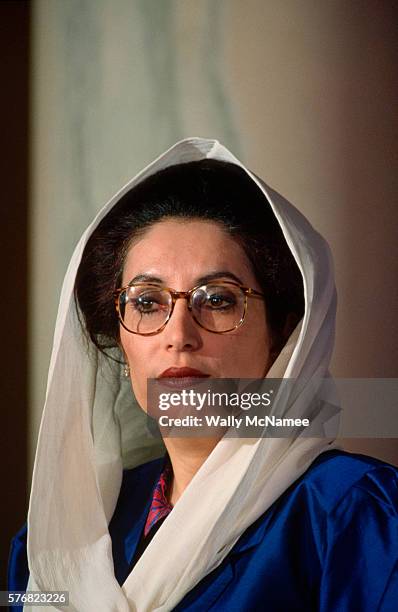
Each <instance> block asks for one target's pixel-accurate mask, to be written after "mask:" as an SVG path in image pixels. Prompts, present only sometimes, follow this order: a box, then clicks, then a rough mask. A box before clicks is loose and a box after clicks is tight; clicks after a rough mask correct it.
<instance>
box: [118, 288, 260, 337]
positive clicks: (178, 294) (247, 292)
mask: <svg viewBox="0 0 398 612" xmlns="http://www.w3.org/2000/svg"><path fill="white" fill-rule="evenodd" d="M220 284H223V285H232V286H234V287H237V288H238V289H240V290H241V291H242V292H243V294H244V296H245V300H244V306H243V314H242V316H241V318H240V320H239V322H238V323H237V324H236V325H235V327H232V328H231V329H226V330H225V331H215V330H214V329H207V327H205V326H204V325H202V324H201V323H200V322H199V321H198V319H197V318H196V317H195V314H194V313H193V311H192V295H193V294H194V293H195V291H197V290H198V289H200V288H201V287H208V286H209V285H210V286H217V285H220ZM131 287H152V288H155V289H158V290H159V291H167V292H168V293H169V294H170V296H171V301H172V302H171V308H170V312H169V314H168V315H167V318H166V320H165V322H164V323H163V324H162V325H161V327H159V329H157V330H156V331H153V332H147V333H142V332H138V331H132V330H131V329H128V327H126V325H125V324H124V322H123V319H122V315H121V313H120V294H121V293H122V292H123V291H126V290H127V289H130V288H131ZM113 297H114V302H115V308H116V312H117V316H118V319H119V322H120V324H121V325H122V327H124V329H125V330H126V331H128V332H129V333H130V334H135V335H138V336H156V335H157V334H160V332H162V331H163V330H164V328H165V327H166V325H167V323H168V322H169V321H170V319H171V317H172V314H173V312H174V307H175V304H176V301H177V300H178V299H185V300H187V301H188V304H187V306H188V310H189V312H190V314H191V317H192V319H193V320H194V321H195V323H196V324H197V325H199V327H201V328H202V329H205V330H206V331H208V332H210V333H211V334H229V333H231V332H233V331H235V330H236V329H238V327H240V326H241V325H242V324H243V322H244V320H245V317H246V313H247V298H248V297H253V298H260V299H264V298H265V295H264V294H263V293H261V292H260V291H257V290H256V289H253V288H252V287H246V286H245V285H240V284H239V283H235V282H234V281H219V282H216V281H210V282H208V283H201V284H200V285H196V286H195V287H192V289H189V290H188V291H176V290H175V289H171V288H170V287H163V286H159V285H157V284H155V283H150V282H148V283H146V282H142V283H133V284H129V285H126V286H125V287H120V288H119V289H116V290H115V291H114V292H113Z"/></svg>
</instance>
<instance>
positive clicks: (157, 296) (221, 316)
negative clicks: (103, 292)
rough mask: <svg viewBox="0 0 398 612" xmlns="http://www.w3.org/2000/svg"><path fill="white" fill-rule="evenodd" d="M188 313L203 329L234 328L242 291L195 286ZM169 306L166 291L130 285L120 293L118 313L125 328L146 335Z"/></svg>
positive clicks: (240, 311) (242, 300) (221, 286)
mask: <svg viewBox="0 0 398 612" xmlns="http://www.w3.org/2000/svg"><path fill="white" fill-rule="evenodd" d="M190 303H191V308H192V315H193V317H194V318H195V319H196V321H197V322H198V323H199V324H200V325H201V326H202V327H204V328H205V329H207V330H209V331H214V332H225V331H230V330H233V329H235V327H237V326H238V325H239V323H240V322H241V320H242V318H243V316H244V311H245V294H244V293H243V291H241V289H240V288H239V287H235V286H234V285H228V284H225V285H224V284H222V283H220V284H212V285H203V286H202V287H198V288H197V289H196V290H195V291H194V292H193V294H192V295H191V300H190ZM172 306H173V299H172V296H171V294H170V293H169V291H167V290H165V289H157V288H154V287H145V286H132V287H127V289H125V290H124V291H122V292H121V294H120V298H119V312H120V317H121V319H122V321H123V324H124V325H125V327H126V328H127V329H129V330H130V331H132V332H135V333H139V334H150V333H152V332H155V331H157V330H158V329H160V328H161V327H162V326H163V325H164V324H165V322H166V321H167V319H168V317H169V316H170V312H171V310H172Z"/></svg>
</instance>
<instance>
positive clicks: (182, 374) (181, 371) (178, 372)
mask: <svg viewBox="0 0 398 612" xmlns="http://www.w3.org/2000/svg"><path fill="white" fill-rule="evenodd" d="M209 376H210V374H205V372H202V371H201V370H196V369H195V368H168V369H167V370H165V371H164V372H162V373H161V375H160V376H159V378H208V377H209Z"/></svg>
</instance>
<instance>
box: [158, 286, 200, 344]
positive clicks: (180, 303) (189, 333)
mask: <svg viewBox="0 0 398 612" xmlns="http://www.w3.org/2000/svg"><path fill="white" fill-rule="evenodd" d="M162 336H163V338H162V339H163V341H164V343H165V347H166V348H167V350H171V351H173V350H174V351H195V350H197V349H199V348H200V347H201V346H202V336H201V331H200V327H199V325H197V324H196V323H195V321H194V320H193V318H192V316H191V313H190V312H189V310H188V303H187V300H186V299H182V298H179V299H177V300H176V303H175V306H174V310H173V314H172V315H171V317H170V319H169V321H168V323H167V325H166V327H165V328H164V330H163V333H162Z"/></svg>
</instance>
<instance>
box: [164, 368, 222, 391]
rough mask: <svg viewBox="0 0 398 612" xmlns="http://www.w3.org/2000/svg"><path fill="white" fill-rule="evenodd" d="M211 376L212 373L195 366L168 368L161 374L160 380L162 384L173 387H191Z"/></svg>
mask: <svg viewBox="0 0 398 612" xmlns="http://www.w3.org/2000/svg"><path fill="white" fill-rule="evenodd" d="M209 376H210V374H206V373H205V372H202V371H201V370H196V369H195V368H186V367H184V368H167V370H165V371H164V372H162V373H161V374H160V376H159V378H158V380H159V382H160V384H161V385H162V386H166V387H171V388H173V389H190V388H192V387H195V386H197V385H198V384H200V382H201V381H202V380H203V379H205V378H209Z"/></svg>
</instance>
